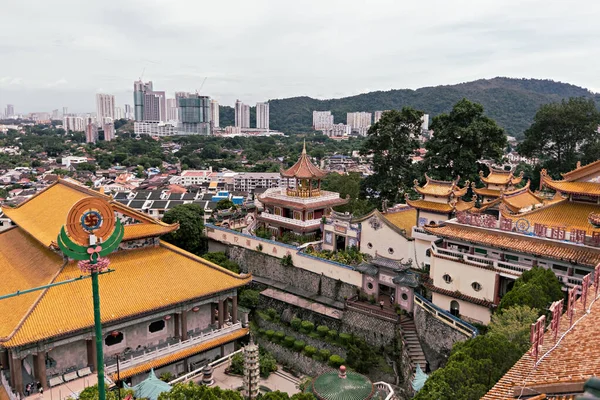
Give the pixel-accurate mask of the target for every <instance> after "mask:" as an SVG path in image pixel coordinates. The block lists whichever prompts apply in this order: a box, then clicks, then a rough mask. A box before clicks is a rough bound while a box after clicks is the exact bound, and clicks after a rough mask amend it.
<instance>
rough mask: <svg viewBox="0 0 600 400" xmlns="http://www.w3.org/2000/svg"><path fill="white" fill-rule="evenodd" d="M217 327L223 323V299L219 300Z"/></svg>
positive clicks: (220, 326)
mask: <svg viewBox="0 0 600 400" xmlns="http://www.w3.org/2000/svg"><path fill="white" fill-rule="evenodd" d="M218 317H219V328H222V327H223V323H224V322H225V301H224V300H219V315H218Z"/></svg>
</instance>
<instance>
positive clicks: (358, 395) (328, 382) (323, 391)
mask: <svg viewBox="0 0 600 400" xmlns="http://www.w3.org/2000/svg"><path fill="white" fill-rule="evenodd" d="M312 391H313V394H314V395H315V396H317V398H318V399H319V400H368V399H370V398H371V397H372V396H373V392H374V389H373V384H372V383H371V381H370V380H369V378H367V377H366V376H364V375H361V374H357V373H356V372H352V371H348V372H346V378H340V376H339V372H338V371H329V372H325V373H324V374H322V375H319V376H318V377H317V378H316V379H315V380H314V381H313V385H312Z"/></svg>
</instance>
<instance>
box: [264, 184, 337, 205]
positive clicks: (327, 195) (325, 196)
mask: <svg viewBox="0 0 600 400" xmlns="http://www.w3.org/2000/svg"><path fill="white" fill-rule="evenodd" d="M261 197H271V198H273V199H280V200H286V201H290V200H291V201H293V202H294V203H302V204H311V203H318V202H320V201H325V200H336V199H339V198H340V194H339V193H334V192H328V191H326V190H321V195H320V196H315V197H293V196H288V195H287V189H286V188H272V189H267V190H265V192H264V193H263V195H262V196H261Z"/></svg>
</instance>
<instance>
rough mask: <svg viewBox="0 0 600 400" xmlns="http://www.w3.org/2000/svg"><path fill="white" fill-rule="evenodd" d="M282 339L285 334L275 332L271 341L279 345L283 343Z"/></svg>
mask: <svg viewBox="0 0 600 400" xmlns="http://www.w3.org/2000/svg"><path fill="white" fill-rule="evenodd" d="M284 337H285V332H284V331H277V332H275V334H274V335H273V341H274V342H275V343H281V342H282V341H283V338H284Z"/></svg>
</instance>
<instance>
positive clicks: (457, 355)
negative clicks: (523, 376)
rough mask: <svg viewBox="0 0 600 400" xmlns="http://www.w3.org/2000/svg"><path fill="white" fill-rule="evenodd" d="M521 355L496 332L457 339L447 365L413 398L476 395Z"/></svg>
mask: <svg viewBox="0 0 600 400" xmlns="http://www.w3.org/2000/svg"><path fill="white" fill-rule="evenodd" d="M521 355H522V352H521V351H520V349H519V348H518V346H517V345H516V344H514V343H511V342H510V341H509V340H508V339H507V338H506V337H504V336H502V335H498V334H486V335H480V336H477V337H475V338H473V339H470V340H467V341H466V342H458V343H456V344H455V345H454V347H453V348H452V352H451V354H450V357H449V358H448V363H447V364H446V366H445V367H444V368H441V369H438V370H437V371H435V372H433V373H432V374H431V375H430V376H429V378H428V379H427V381H426V382H425V386H424V387H423V389H421V390H420V391H419V392H418V393H417V395H416V396H415V397H414V398H415V399H417V400H438V399H457V400H461V399H464V400H470V399H479V398H481V397H482V396H483V395H484V394H485V393H486V392H487V391H488V390H489V389H491V387H492V386H493V385H494V384H495V383H496V382H497V381H498V380H499V379H500V378H501V377H502V375H504V374H505V373H506V371H508V369H510V367H512V365H513V364H514V363H515V362H516V361H517V360H518V359H519V358H520V357H521Z"/></svg>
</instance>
